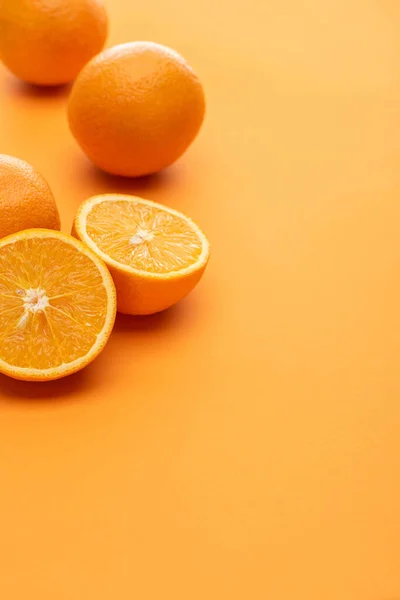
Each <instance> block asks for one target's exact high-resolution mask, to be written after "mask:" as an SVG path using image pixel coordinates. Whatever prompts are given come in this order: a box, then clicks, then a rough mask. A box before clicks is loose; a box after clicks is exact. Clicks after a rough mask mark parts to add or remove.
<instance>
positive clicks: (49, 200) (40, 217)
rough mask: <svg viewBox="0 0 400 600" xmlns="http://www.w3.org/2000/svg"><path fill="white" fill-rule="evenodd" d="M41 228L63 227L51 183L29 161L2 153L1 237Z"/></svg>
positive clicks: (0, 185)
mask: <svg viewBox="0 0 400 600" xmlns="http://www.w3.org/2000/svg"><path fill="white" fill-rule="evenodd" d="M37 227H39V228H44V229H60V216H59V214H58V209H57V206H56V203H55V200H54V196H53V194H52V191H51V189H50V187H49V184H48V183H47V181H46V180H45V179H44V178H43V177H42V175H41V174H40V173H38V171H36V169H34V168H33V167H32V166H31V165H30V164H28V163H27V162H25V161H23V160H20V159H19V158H14V157H13V156H6V155H5V154H0V238H2V237H5V236H7V235H10V234H12V233H15V232H17V231H21V230H22V229H31V228H37Z"/></svg>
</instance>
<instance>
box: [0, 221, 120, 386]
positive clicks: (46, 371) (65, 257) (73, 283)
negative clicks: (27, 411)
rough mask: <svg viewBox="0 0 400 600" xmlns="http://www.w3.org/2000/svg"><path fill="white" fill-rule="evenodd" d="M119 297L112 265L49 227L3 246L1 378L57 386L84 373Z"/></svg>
mask: <svg viewBox="0 0 400 600" xmlns="http://www.w3.org/2000/svg"><path fill="white" fill-rule="evenodd" d="M115 314H116V294H115V287H114V284H113V281H112V279H111V276H110V274H109V272H108V270H107V268H106V266H105V265H104V263H103V262H102V261H101V260H100V259H99V258H98V257H97V256H96V255H95V254H94V253H93V252H91V251H90V250H89V249H88V248H87V247H86V246H84V245H83V244H81V243H80V242H79V241H77V240H76V239H74V238H72V237H71V236H69V235H64V234H62V233H60V232H58V231H50V230H46V229H31V230H27V231H21V232H19V233H16V234H14V235H11V236H9V237H6V238H4V239H2V240H0V372H2V373H5V374H6V375H9V376H11V377H14V378H16V379H23V380H30V381H36V380H38V381H40V380H42V381H49V380H52V379H59V378H61V377H64V376H66V375H69V374H71V373H75V372H76V371H79V370H80V369H82V368H83V367H85V366H86V365H88V364H89V363H90V362H91V361H92V360H94V359H95V358H96V357H97V355H98V354H99V353H100V352H101V350H102V349H103V348H104V346H105V344H106V342H107V340H108V338H109V336H110V333H111V330H112V327H113V324H114V321H115Z"/></svg>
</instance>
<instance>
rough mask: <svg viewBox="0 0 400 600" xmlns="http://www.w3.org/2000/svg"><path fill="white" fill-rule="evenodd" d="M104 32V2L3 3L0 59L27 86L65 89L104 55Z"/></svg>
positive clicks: (49, 0) (19, 0) (33, 0)
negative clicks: (56, 86)
mask: <svg viewBox="0 0 400 600" xmlns="http://www.w3.org/2000/svg"><path fill="white" fill-rule="evenodd" d="M107 29H108V19H107V14H106V11H105V8H104V5H103V1H102V0H40V1H38V0H1V1H0V58H1V59H2V61H3V62H4V64H5V65H6V66H7V67H8V68H9V69H10V71H12V72H13V73H14V74H15V75H16V76H17V77H19V78H20V79H23V80H24V81H26V82H28V83H33V84H37V85H60V84H63V83H68V82H69V81H72V80H73V79H75V77H76V76H77V75H78V73H79V71H80V70H81V69H82V67H83V66H84V65H85V64H86V63H87V62H88V61H89V60H90V59H91V58H92V57H93V56H95V54H97V53H98V52H100V51H101V50H102V49H103V47H104V43H105V40H106V37H107Z"/></svg>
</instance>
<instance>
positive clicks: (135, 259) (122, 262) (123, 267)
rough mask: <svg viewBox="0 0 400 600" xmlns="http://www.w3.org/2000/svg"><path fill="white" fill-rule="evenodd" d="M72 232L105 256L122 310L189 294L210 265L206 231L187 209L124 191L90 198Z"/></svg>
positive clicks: (166, 303)
mask: <svg viewBox="0 0 400 600" xmlns="http://www.w3.org/2000/svg"><path fill="white" fill-rule="evenodd" d="M73 233H74V235H76V236H77V237H78V238H79V239H81V240H82V241H83V242H84V243H85V244H87V245H88V246H89V248H91V250H93V252H95V253H96V254H97V255H98V256H99V257H100V258H102V259H103V260H104V262H105V263H106V265H107V266H108V268H109V270H110V272H111V275H112V276H113V279H114V283H115V286H116V288H117V304H118V310H119V311H120V312H122V313H128V314H137V315H145V314H151V313H155V312H159V311H161V310H164V309H166V308H168V307H170V306H172V305H173V304H175V303H176V302H178V301H179V300H181V299H182V298H184V296H186V295H187V294H189V292H191V291H192V290H193V288H194V287H195V286H196V284H197V283H198V282H199V280H200V278H201V276H202V275H203V273H204V270H205V268H206V266H207V263H208V259H209V255H210V251H209V244H208V241H207V239H206V237H205V235H204V233H203V232H202V231H201V230H200V229H199V227H198V226H197V225H196V224H195V223H193V221H191V220H190V219H188V218H187V217H185V216H184V215H183V214H181V213H179V212H177V211H176V210H172V209H171V208H166V207H165V206H162V205H161V204H156V203H155V202H150V201H149V200H143V199H142V198H136V197H135V196H125V195H122V194H121V195H120V194H105V195H101V196H95V197H93V198H89V200H86V202H84V203H83V204H82V205H81V206H80V208H79V209H78V213H77V215H76V218H75V222H74V227H73Z"/></svg>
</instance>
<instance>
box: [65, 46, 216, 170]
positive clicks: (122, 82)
mask: <svg viewBox="0 0 400 600" xmlns="http://www.w3.org/2000/svg"><path fill="white" fill-rule="evenodd" d="M204 112H205V100H204V93H203V88H202V86H201V83H200V81H199V80H198V78H197V76H196V75H195V73H194V71H193V70H192V69H191V67H190V66H189V65H188V64H187V62H186V61H185V60H184V59H183V58H182V57H181V56H180V55H179V54H178V53H177V52H175V51H174V50H171V49H170V48H166V47H165V46H161V45H159V44H154V43H151V42H133V43H129V44H122V45H120V46H115V47H114V48H110V49H108V50H106V51H105V52H103V53H102V54H100V55H98V56H96V57H95V58H94V59H93V60H92V61H90V62H89V64H87V65H86V67H85V68H84V69H83V71H82V72H81V73H80V75H79V77H78V79H77V80H76V82H75V84H74V87H73V89H72V93H71V96H70V100H69V107H68V115H69V123H70V127H71V131H72V133H73V134H74V136H75V137H76V139H77V141H78V142H79V144H80V145H81V147H82V149H83V151H84V152H85V153H86V154H87V156H88V157H89V158H90V159H91V160H92V161H93V162H94V163H95V164H96V165H97V166H98V167H100V168H101V169H103V170H104V171H108V172H109V173H112V174H114V175H124V176H127V177H136V176H140V175H148V174H150V173H155V172H156V171H159V170H160V169H163V168H164V167H168V166H169V165H171V164H172V163H173V162H174V161H176V160H177V159H178V158H179V157H180V156H181V155H182V154H183V153H184V152H185V150H186V149H187V148H188V146H189V145H190V144H191V142H192V141H193V140H194V138H195V137H196V135H197V133H198V132H199V129H200V127H201V124H202V122H203V119H204Z"/></svg>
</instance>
